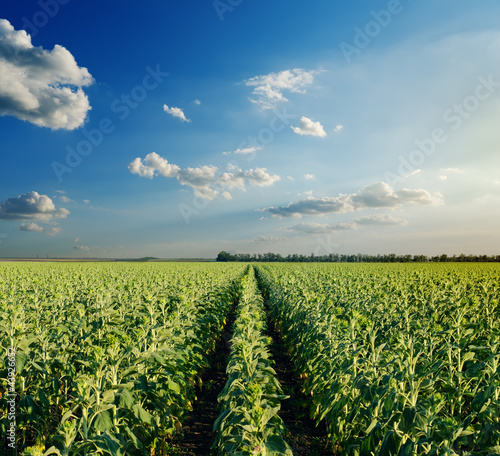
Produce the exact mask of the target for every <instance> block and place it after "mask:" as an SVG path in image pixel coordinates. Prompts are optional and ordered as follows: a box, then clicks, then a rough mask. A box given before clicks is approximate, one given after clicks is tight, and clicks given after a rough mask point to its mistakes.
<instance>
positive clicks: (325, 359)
mask: <svg viewBox="0 0 500 456" xmlns="http://www.w3.org/2000/svg"><path fill="white" fill-rule="evenodd" d="M499 288H500V266H499V265H496V264H405V265H402V264H276V263H274V264H259V265H256V266H251V265H246V264H242V263H146V264H126V263H120V264H116V263H99V264H93V263H85V264H79V263H75V264H66V263H44V264H39V263H24V264H20V263H4V264H0V343H1V345H2V351H3V353H4V355H3V357H2V362H1V364H0V374H1V375H0V376H1V384H0V434H1V438H2V441H1V444H2V445H3V446H2V448H3V449H5V451H4V452H5V454H19V455H21V454H25V455H44V454H47V455H48V454H52V453H53V454H60V455H67V456H73V455H91V454H92V455H94V454H103V455H112V456H115V455H167V454H181V453H173V452H172V448H173V447H172V444H173V442H175V441H176V438H178V436H181V435H182V433H183V427H184V423H185V421H186V419H187V417H188V416H189V415H190V413H191V412H192V411H193V408H196V406H197V391H199V390H200V387H201V386H200V383H201V378H202V375H203V372H205V371H206V369H207V367H208V366H209V364H210V363H211V360H212V359H213V355H214V351H216V350H217V348H216V347H217V341H218V340H219V339H221V337H222V334H223V332H224V331H226V332H229V333H230V334H231V337H230V341H229V344H230V354H229V356H228V357H227V360H226V369H225V370H226V372H227V381H226V384H225V386H224V387H223V388H221V391H220V394H219V401H218V404H214V407H217V413H218V415H219V417H218V418H217V419H216V420H215V421H214V423H213V434H212V435H211V436H210V437H209V438H210V439H211V442H212V451H213V454H219V455H226V454H235V455H236V454H239V455H244V454H248V455H291V454H298V453H300V451H298V450H297V449H296V448H294V447H292V446H291V445H289V443H288V442H287V440H288V438H289V437H290V435H289V433H288V432H287V429H286V426H287V424H290V423H287V422H284V421H283V420H282V419H281V418H280V408H281V403H282V402H283V401H286V400H288V396H287V392H286V391H285V393H283V389H282V387H281V385H280V379H279V377H278V376H277V374H276V371H275V370H274V369H273V359H272V357H271V355H270V350H269V349H270V346H272V344H273V343H274V342H273V339H272V338H270V337H269V334H270V333H269V328H268V326H269V325H270V324H272V326H273V328H275V330H276V331H277V333H278V334H279V336H280V339H281V338H282V340H283V342H284V345H285V347H286V352H287V353H288V356H289V357H290V360H291V363H292V364H291V365H293V375H294V376H295V378H296V380H297V382H300V384H301V389H302V392H303V394H302V396H301V398H300V400H301V401H302V402H303V403H304V405H306V406H307V407H308V408H309V409H310V413H311V416H312V417H313V419H315V420H317V422H318V423H322V425H323V423H326V429H327V431H326V432H327V435H328V440H329V441H330V446H329V448H326V449H324V451H323V453H322V454H349V455H397V454H400V455H454V454H458V455H465V454H471V455H494V454H500V307H499ZM229 320H231V323H230V324H229V323H228V321H229ZM9 451H10V452H9ZM2 454H3V453H2ZM301 454H307V453H304V452H303V451H302V452H301ZM317 454H319V453H317Z"/></svg>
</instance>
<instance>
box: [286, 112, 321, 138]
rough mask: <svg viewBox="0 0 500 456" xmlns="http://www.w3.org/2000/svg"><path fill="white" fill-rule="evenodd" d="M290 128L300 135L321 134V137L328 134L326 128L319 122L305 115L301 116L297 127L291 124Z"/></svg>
mask: <svg viewBox="0 0 500 456" xmlns="http://www.w3.org/2000/svg"><path fill="white" fill-rule="evenodd" d="M290 128H291V129H292V130H293V131H294V132H295V133H297V134H298V135H307V136H319V137H320V138H323V137H325V136H326V133H325V130H324V129H323V126H322V125H321V124H320V123H319V122H314V121H312V120H311V119H308V118H307V117H304V116H303V117H301V119H300V121H299V125H298V126H297V127H293V126H291V127H290Z"/></svg>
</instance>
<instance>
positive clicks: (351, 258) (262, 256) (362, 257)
mask: <svg viewBox="0 0 500 456" xmlns="http://www.w3.org/2000/svg"><path fill="white" fill-rule="evenodd" d="M216 260H217V261H241V262H253V261H262V262H283V263H286V262H289V263H313V262H317V263H431V262H434V263H436V262H441V263H443V262H458V263H473V262H474V263H475V262H481V263H486V262H490V263H491V262H500V255H491V256H488V255H465V254H463V253H462V254H460V255H452V256H448V255H446V254H442V255H436V256H427V255H396V254H395V253H389V254H383V255H380V254H379V255H366V254H362V253H357V254H355V255H346V254H340V253H330V254H328V255H314V253H311V254H310V255H299V254H296V253H294V254H289V255H287V256H282V255H280V254H279V253H271V252H269V253H253V254H250V253H235V254H231V253H228V252H225V251H222V252H219V254H218V255H217V258H216Z"/></svg>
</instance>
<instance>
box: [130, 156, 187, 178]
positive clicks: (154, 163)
mask: <svg viewBox="0 0 500 456" xmlns="http://www.w3.org/2000/svg"><path fill="white" fill-rule="evenodd" d="M128 169H129V171H130V172H131V173H133V174H138V175H139V176H141V177H148V178H149V179H152V178H153V177H154V176H155V175H157V174H161V175H162V176H163V177H175V176H177V174H178V173H179V170H180V168H179V167H178V166H177V165H172V164H170V163H169V162H168V160H166V159H164V158H162V157H160V156H159V155H158V154H157V153H156V152H151V153H150V154H148V155H146V157H144V161H143V160H142V159H141V158H140V157H137V158H136V159H135V160H134V161H133V162H132V163H130V164H129V165H128Z"/></svg>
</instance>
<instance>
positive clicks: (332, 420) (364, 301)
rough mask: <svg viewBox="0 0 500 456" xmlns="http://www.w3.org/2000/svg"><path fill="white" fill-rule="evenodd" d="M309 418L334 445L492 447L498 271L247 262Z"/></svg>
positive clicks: (346, 448)
mask: <svg viewBox="0 0 500 456" xmlns="http://www.w3.org/2000/svg"><path fill="white" fill-rule="evenodd" d="M257 272H258V278H259V280H260V282H261V285H262V287H263V289H264V291H265V294H267V297H268V300H269V306H270V309H271V317H272V318H273V319H274V321H275V322H276V325H277V327H278V329H279V330H280V331H281V332H282V335H283V338H284V341H285V343H286V345H287V347H288V349H289V351H290V353H291V356H292V359H293V361H294V364H295V368H296V371H297V373H298V375H300V377H302V379H303V387H304V392H305V393H306V394H307V395H308V396H310V397H311V401H312V402H311V404H312V405H311V414H312V416H313V417H315V418H316V419H317V420H318V421H320V420H323V419H325V420H326V421H327V424H328V429H329V435H330V438H331V440H332V445H333V447H334V448H335V449H336V451H337V452H339V453H342V454H353V455H365V454H366V455H369V454H373V455H374V454H378V455H396V454H400V455H423V454H426V455H441V454H443V455H445V454H446V455H454V454H471V455H476V454H477V455H487V454H499V453H500V325H499V317H500V306H499V302H498V297H499V276H500V275H499V271H498V268H494V267H490V266H488V265H485V266H482V267H479V266H478V265H459V266H456V265H455V266H453V265H446V266H442V265H438V266H436V265H431V266H429V265H425V266H422V265H420V266H418V265H417V266H411V267H409V266H405V267H402V266H401V265H395V266H394V265H391V266H384V265H351V266H350V267H345V265H328V266H325V265H311V266H310V267H308V268H303V267H299V266H290V265H285V266H283V265H280V266H279V268H278V267H276V266H275V265H266V266H259V267H258V268H257Z"/></svg>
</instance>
